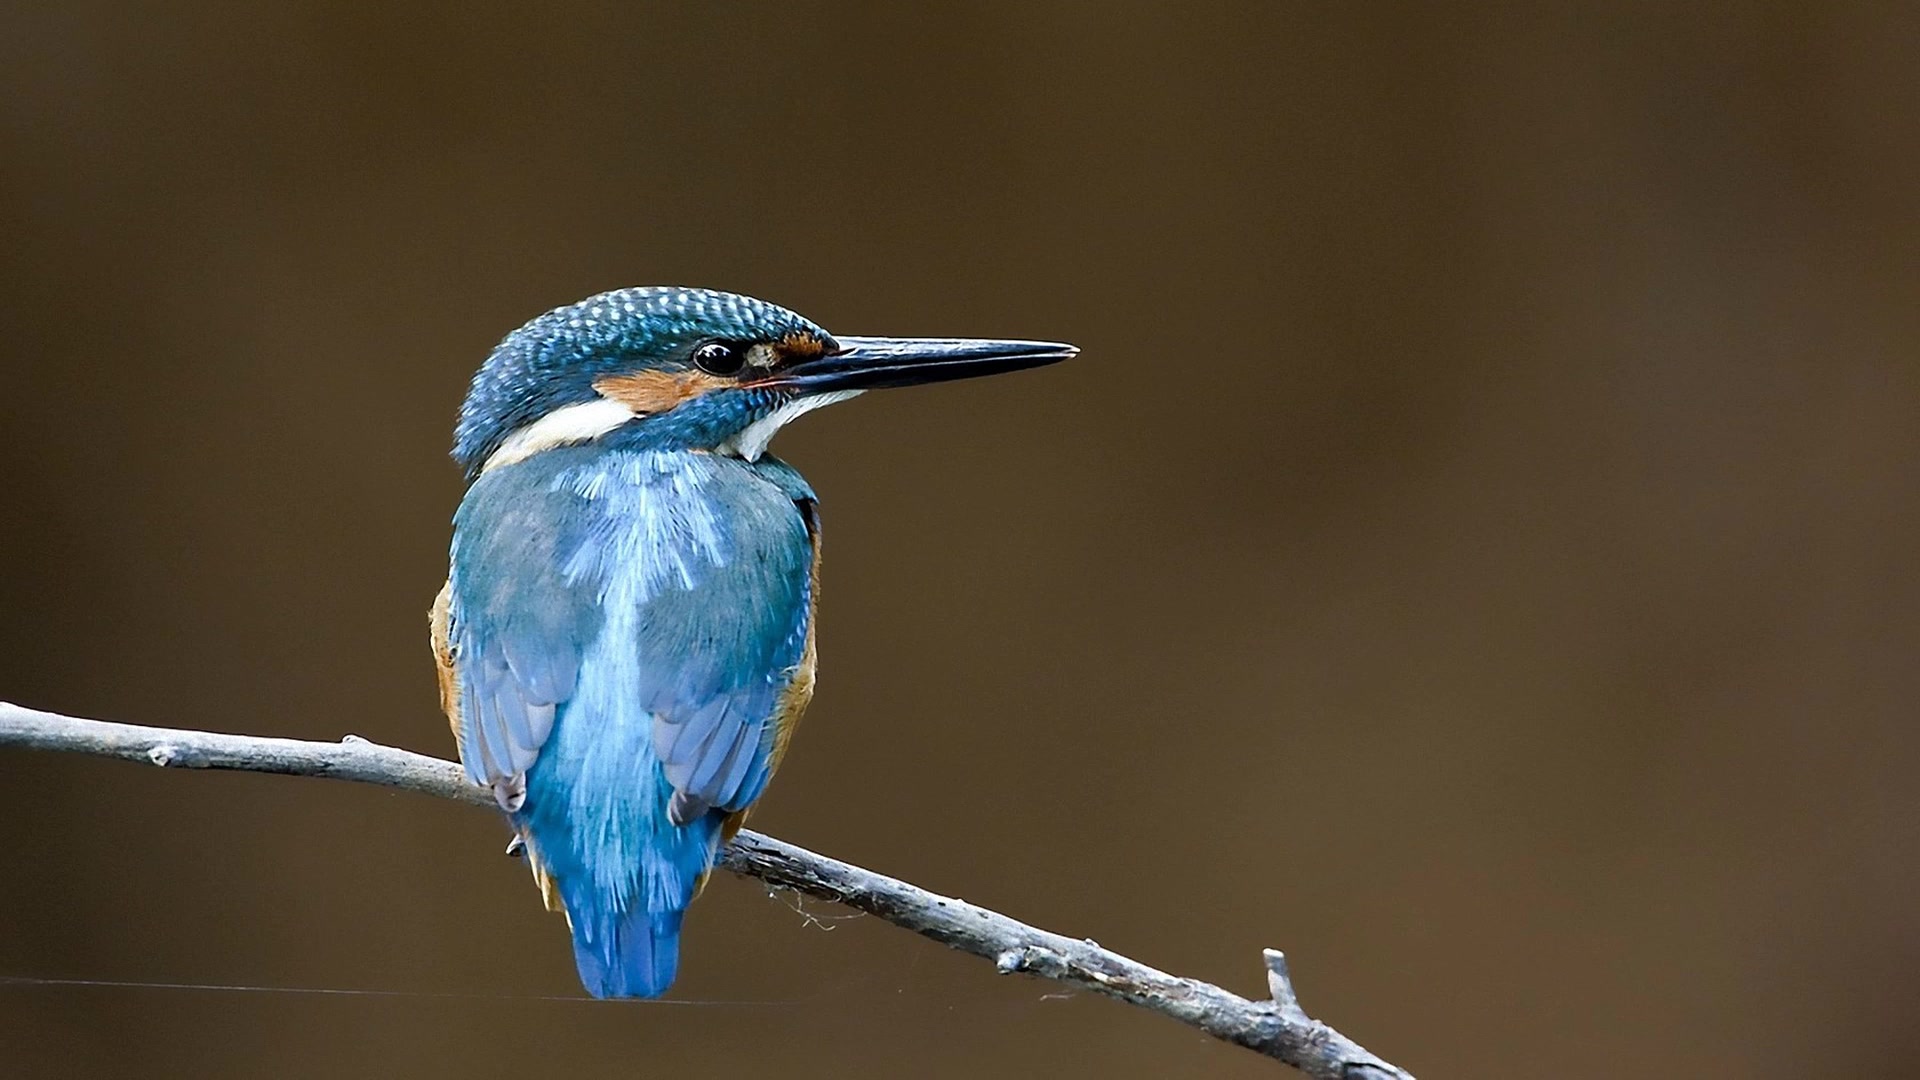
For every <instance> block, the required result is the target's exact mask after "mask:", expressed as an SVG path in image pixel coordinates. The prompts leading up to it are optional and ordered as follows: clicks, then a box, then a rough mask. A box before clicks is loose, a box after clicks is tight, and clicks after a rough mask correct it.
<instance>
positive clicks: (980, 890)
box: [0, 3, 1920, 1078]
mask: <svg viewBox="0 0 1920 1080" xmlns="http://www.w3.org/2000/svg"><path fill="white" fill-rule="evenodd" d="M1902 7H1903V6H1896V5H1889V7H1888V9H1887V10H1886V11H1885V12H1881V13H1877V14H1876V13H1871V12H1868V11H1866V10H1856V9H1850V8H1844V7H1835V6H1831V5H1824V4H1812V3H1807V4H1801V5H1782V6H1777V7H1762V8H1756V9H1753V10H1749V11H1747V12H1746V13H1744V14H1725V13H1723V14H1719V15H1714V16H1711V17H1709V16H1706V15H1702V14H1684V13H1680V12H1679V11H1677V10H1674V9H1668V8H1666V7H1664V6H1652V5H1650V6H1645V7H1639V8H1636V9H1634V10H1632V11H1629V12H1618V11H1615V12H1609V11H1606V10H1602V9H1601V8H1599V7H1596V8H1594V9H1592V10H1588V11H1584V12H1575V11H1570V10H1559V11H1555V12H1542V11H1534V10H1530V9H1528V8H1525V7H1518V6H1516V7H1514V8H1510V9H1505V10H1500V11H1494V10H1463V9H1459V8H1456V7H1453V6H1451V5H1449V6H1445V7H1441V6H1422V7H1404V8H1394V7H1386V6H1375V5H1353V6H1351V7H1344V6H1331V5H1279V4H1242V5H1220V6H1208V7H1204V8H1196V7H1190V6H1184V5H1172V4H1168V5H1164V6H1132V5H1119V4H1091V3H1090V4H1080V5H1071V6H1054V5H1034V4H1029V3H1002V4H994V5H969V6H964V7H953V8H944V9H930V8H922V7H920V6H918V5H914V6H911V7H896V6H892V5H859V6H854V5H847V6H819V7H814V6H804V5H791V6H789V5H780V6H775V5H766V6H759V7H727V8H724V9H721V10H715V11H694V10H691V9H689V8H680V7H651V6H648V7H639V6H634V7H631V8H624V9H619V10H609V9H594V8H580V9H577V10H571V11H562V10H557V9H546V8H545V7H544V6H541V7H540V9H539V10H536V6H534V5H525V6H522V7H521V8H519V9H518V10H516V11H514V12H512V13H507V12H506V10H505V9H500V10H496V11H494V12H493V13H491V14H485V15H482V14H476V13H474V12H473V11H472V10H470V9H469V8H468V6H466V5H445V6H440V7H427V6H422V5H374V4H368V5H346V4H335V5H287V6H283V7H281V9H280V10H279V11H278V13H277V14H264V15H263V14H259V13H251V12H247V11H246V10H245V9H243V8H239V7H235V8H219V7H215V6H213V5H203V6H199V7H195V8H193V9H191V10H186V9H180V10H175V11H171V12H164V13H163V12H161V11H159V10H158V9H150V10H145V11H138V10H125V9H122V8H121V7H120V6H118V5H101V6H98V7H90V6H88V5H75V4H63V5H57V6H56V5H13V6H10V7H9V8H8V9H7V10H6V11H5V12H4V13H3V14H0V214H4V219H3V220H4V228H5V244H4V251H3V252H0V333H3V334H4V351H3V352H0V455H4V456H3V457H0V461H4V462H5V464H4V465H3V466H0V500H3V502H0V505H3V506H4V514H3V515H0V611H3V612H4V615H5V618H4V627H3V629H0V697H4V698H7V699H11V700H15V701H19V702H22V703H25V704H30V705H38V706H43V707H48V708H54V709H60V710H63V711H68V712H72V713H77V714H80V715H88V716H96V717H103V718H110V719H124V720H131V721H142V722H149V723H158V724H180V725H191V726H202V727H208V728H218V729H227V730H244V731H252V732H259V733H271V734H282V735H289V736H301V737H311V738H325V739H333V738H338V737H339V736H340V735H341V734H343V733H345V732H357V733H359V734H362V735H365V736H367V737H369V738H373V739H377V740H381V741H386V742H392V743H398V744H400V745H403V746H408V747H413V748H417V749H422V750H427V751H433V752H439V753H446V752H449V751H450V745H449V739H448V737H447V734H446V731H445V728H444V727H443V725H442V723H441V720H440V718H439V716H438V715H437V714H436V712H435V706H434V689H433V678H432V675H431V671H430V665H429V661H428V657H427V651H426V645H425V631H426V626H425V617H424V613H425V610H426V607H427V603H428V600H429V599H430V598H431V596H432V595H433V592H434V590H435V589H436V588H437V587H438V585H439V583H440V580H441V576H442V573H443V569H444V565H445V551H446V541H447V522H448V516H449V514H450V512H451V511H452V509H453V506H454V504H455V503H456V501H457V500H458V498H459V493H460V483H459V478H458V476H457V474H456V471H455V469H454V467H453V466H452V464H451V463H450V462H449V461H448V460H447V458H446V448H447V444H448V440H449V428H450V425H451V422H452V417H453V412H454V409H455V407H456V405H457V403H458V401H459V399H460V396H461V394H462V393H463V391H464V388H465V381H466V379H467V377H468V375H469V374H470V373H471V371H472V369H473V368H474V367H475V366H476V365H477V364H478V363H479V361H480V360H481V358H482V357H484V356H485V354H486V352H487V349H488V348H489V347H490V346H491V345H492V344H493V342H494V341H496V340H497V339H498V338H499V337H500V336H501V335H502V334H504V333H505V332H507V331H508V330H510V329H512V328H513V327H514V326H516V325H518V324H519V323H520V322H521V321H523V320H525V319H526V318H528V317H530V316H532V315H534V314H537V313H539V312H540V311H542V310H545V309H546V308H549V307H552V306H555V305H558V304H562V303H566V302H569V301H572V300H575V299H577V298H579V297H582V296H585V295H587V294H589V293H592V292H596V291H599V290H601V289H605V288H610V287H614V286H620V285H632V284H649V283H681V284H700V285H710V286H718V287H724V288H729V289H735V290H740V291H745V292H751V293H754V294H757V295H761V296H765V297H767V298H770V299H773V300H776V301H779V302H782V303H785V304H788V305H791V306H793V307H795V308H797V309H799V310H800V311H802V312H805V313H807V314H809V315H811V316H813V317H814V318H816V319H818V320H820V321H821V322H823V323H825V324H826V325H827V326H828V327H829V328H831V329H835V330H839V331H841V332H847V333H922V334H1004V335H1017V336H1035V337H1053V338H1062V339H1066V340H1071V341H1074V342H1076V343H1078V344H1079V345H1081V346H1082V347H1083V349H1084V350H1085V352H1084V355H1083V356H1082V358H1081V359H1080V360H1078V361H1076V362H1075V363H1073V364H1070V365H1066V366H1063V367H1060V368H1054V369H1049V370H1047V371H1045V372H1040V373H1035V374H1031V375H1025V376H1020V377H1010V378H1006V379H997V380H987V381H983V382H980V383H970V384H966V385H956V386H951V387H945V388H938V389H929V390H924V391H919V392H902V393H898V394H888V395H874V396H872V397H869V398H867V399H865V400H863V401H861V402H858V403H857V404H854V405H851V406H847V407H843V408H840V409H835V410H832V411H830V412H827V413H824V414H821V415H819V416H816V417H810V418H808V419H807V420H806V421H804V422H802V423H801V424H799V425H797V428H796V430H794V431H792V432H790V433H789V434H787V435H786V436H785V437H784V438H783V439H782V440H781V443H780V447H779V448H780V450H781V453H782V454H783V456H785V457H786V458H788V459H789V460H791V461H793V462H795V463H796V464H797V465H799V466H800V467H801V468H802V469H803V470H804V471H805V472H806V474H807V475H808V477H809V478H811V479H812V481H813V482H814V484H815V486H816V487H817V488H818V489H819V490H820V491H821V493H822V495H823V497H824V499H825V507H826V509H825V513H826V520H827V523H828V561H827V569H826V574H827V592H828V596H827V600H826V602H825V608H824V621H823V624H822V625H823V631H822V652H823V684H822V691H821V694H820V696H819V698H818V699H817V701H816V704H815V706H814V710H813V713H812V715H811V716H810V718H809V720H808V722H807V724H806V726H805V729H804V734H803V736H802V738H801V739H800V740H799V741H798V743H797V744H796V745H797V751H796V753H795V754H794V755H793V756H792V757H791V758H790V759H789V763H788V765H787V767H786V769H785V770H784V771H783V772H782V774H781V777H780V779H779V781H778V782H777V783H776V784H775V785H774V787H773V790H772V793H771V796H770V797H769V799H768V800H767V801H766V802H765V803H764V804H763V806H762V810H761V812H760V813H759V815H758V816H757V817H756V819H755V824H756V825H757V826H759V827H761V828H763V829H765V830H767V831H769V832H772V833H774V834H776V835H779V836H782V837H785V838H788V839H791V840H795V841H798V842H801V843H804V844H807V845H810V846H812V847H815V848H817V849H819V850H821V851H825V852H829V853H832V854H835V855H838V856H842V857H845V858H850V859H854V860H856V861H859V862H862V863H865V864H868V865H870V866H873V867H875V868H877V869H882V870H885V871H888V872H890V873H895V874H898V875H901V876H904V877H906V878H908V879H910V880H913V881H915V882H918V883H921V884H923V885H926V886H928V887H931V888H936V889H940V890H943V891H946V892H949V893H955V894H958V895H961V896H965V897H967V898H969V899H972V900H976V901H979V902H982V903H986V904H989V905H992V906H994V907H998V908H1000V909H1003V910H1005V911H1007V912H1009V913H1012V914H1014V915H1017V916H1020V917H1022V918H1026V919H1029V920H1032V921H1034V922H1037V923H1039V924H1041V925H1043V926H1047V927H1050V928H1054V929H1058V930H1061V931H1065V932H1069V933H1073V934H1078V935H1088V936H1092V937H1095V938H1098V939H1099V940H1100V941H1102V942H1103V943H1106V944H1109V945H1112V946H1114V947H1117V948H1120V949H1122V950H1124V951H1127V952H1129V953H1132V954H1133V955H1136V956H1138V957H1140V958H1142V959H1144V960H1147V961H1149V962H1152V963H1155V964H1158V965H1161V966H1164V967H1166V968H1168V969H1170V970H1173V971H1176V972H1180V973H1183V974H1191V975H1195V976H1200V977H1204V978H1208V979H1212V980H1215V981H1219V982H1221V983H1223V984H1225V985H1228V986H1231V987H1234V988H1236V989H1239V990H1241V991H1243V992H1248V993H1254V992H1258V991H1259V989H1260V987H1261V975H1260V969H1259V953H1258V950H1259V948H1260V947H1261V946H1268V945H1272V946H1280V947H1284V948H1285V949H1287V950H1288V952H1289V953H1290V954H1291V956H1292V957H1293V960H1294V964H1295V971H1296V974H1297V976H1298V978H1299V981H1300V987H1301V992H1302V994H1303V996H1304V998H1305V1001H1306V1004H1307V1006H1308V1008H1309V1009H1311V1010H1313V1011H1314V1012H1315V1013H1316V1014H1318V1015H1321V1016H1323V1017H1325V1018H1326V1019H1328V1020H1330V1021H1332V1022H1333V1023H1335V1024H1337V1025H1339V1026H1340V1027H1342V1028H1343V1029H1345V1030H1347V1031H1348V1032H1350V1033H1351V1034H1353V1035H1354V1036H1356V1037H1357V1038H1359V1039H1360V1040H1361V1041H1362V1042H1364V1043H1366V1044H1368V1045H1369V1046H1370V1047H1372V1048H1374V1049H1376V1050H1378V1051H1379V1052H1381V1053H1382V1054H1384V1055H1386V1056H1387V1057H1389V1058H1391V1059H1394V1060H1396V1061H1399V1062H1401V1063H1403V1064H1405V1065H1407V1066H1409V1067H1411V1068H1413V1069H1414V1070H1415V1071H1416V1072H1419V1073H1421V1074H1422V1075H1424V1076H1429V1077H1465V1076H1487V1077H1493V1076H1514V1077H1520V1076H1528V1077H1532V1076H1548V1075H1550V1076H1560V1077H1618V1076H1649V1075H1690V1076H1729V1077H1744V1076H1759V1077H1797V1076H1833V1075H1859V1076H1902V1075H1914V1074H1915V1073H1916V1071H1920V1070H1917V1069H1916V1066H1915V1064H1914V1059H1915V1055H1916V1053H1920V1037H1917V1036H1916V1034H1915V1029H1914V1026H1913V1022H1912V1019H1911V1014H1912V1012H1913V1008H1914V1006H1915V1003H1916V1001H1917V1000H1920V969H1916V962H1917V961H1920V905H1917V904H1916V902H1915V891H1916V886H1920V783H1917V782H1916V779H1915V766H1916V764H1920V729H1917V728H1916V725H1915V724H1914V703H1915V701H1916V698H1920V678H1917V677H1916V668H1915V663H1914V657H1915V650H1916V647H1920V589H1917V588H1916V575H1915V573H1914V569H1913V558H1914V554H1915V551H1916V545H1917V544H1920V502H1917V501H1916V491H1915V484H1914V481H1913V476H1914V470H1915V462H1916V456H1917V455H1920V421H1917V420H1916V416H1915V412H1916V404H1917V403H1920V400H1917V399H1920V364H1917V363H1916V359H1915V357H1916V348H1917V347H1920V305H1916V285H1917V284H1920V275H1916V241H1920V196H1917V195H1916V193H1917V192H1920V138H1916V136H1917V135H1920V123H1916V121H1920V77H1916V70H1917V68H1916V63H1915V59H1914V58H1915V56H1916V47H1917V46H1920V33H1917V31H1920V19H1917V17H1916V16H1915V14H1914V11H1913V9H1912V8H1911V6H1904V10H1902ZM396 8H397V9H398V10H396ZM0 762H3V763H4V764H3V767H4V769H5V777H6V782H5V784H4V789H3V790H0V818H4V820H5V821H6V823H7V824H6V828H7V841H6V843H7V848H8V867H9V872H8V873H7V874H6V875H5V877H4V880H0V928H4V932H3V933H0V975H25V976H39V977H60V978H81V979H100V980H120V981H139V982H160V983H211V984H248V985H269V986H287V987H308V988H319V987H334V988H366V989H377V990H386V991H401V992H405V993H404V996H395V997H351V996H321V995H313V994H272V993H230V992H214V991H204V990H182V989H128V988H118V989H116V988H106V987H93V988H76V987H49V986H11V987H0V1054H4V1056H5V1059H6V1060H7V1061H8V1062H9V1066H8V1070H7V1071H8V1074H9V1075H24V1076H31V1077H41V1076H130V1075H139V1076H162V1075H194V1076H206V1077H253V1076H268V1075H273V1076H292V1077H306V1076H313V1077H329V1078H333V1077H339V1076H343V1075H346V1076H387V1075H391V1076H421V1077H436V1076H502V1077H505V1076H529V1075H547V1076H559V1077H598V1076H632V1075H675V1076H731V1075H749V1074H751V1075H773V1074H775V1073H778V1074H780V1075H787V1076H798V1077H810V1076H829V1075H831V1076H844V1075H853V1076H886V1075H900V1074H914V1075H927V1076H942V1077H969V1076H978V1075H1013V1076H1020V1075H1045V1074H1059V1075H1068V1076H1096V1075H1118V1076H1141V1077H1146V1076H1199V1075H1208V1076H1223V1077H1242V1076H1244V1077H1256V1076H1273V1075H1276V1074H1278V1073H1279V1072H1280V1071H1281V1070H1280V1069H1279V1067H1278V1066H1275V1065H1273V1064H1272V1063H1267V1062H1262V1061H1261V1060H1260V1059H1258V1058H1255V1057H1253V1056H1251V1055H1249V1054H1246V1053H1245V1052H1243V1051H1239V1050H1235V1049H1232V1048H1230V1047H1227V1046H1224V1045H1222V1044H1218V1043H1214V1042H1211V1041H1209V1040H1208V1039H1206V1038H1204V1037H1203V1036H1200V1035H1198V1034H1196V1033H1194V1032H1192V1031H1190V1030H1187V1029H1185V1028H1181V1027H1179V1026H1177V1025H1175V1024H1172V1023H1170V1022H1167V1021H1164V1020H1161V1019H1158V1018H1155V1017H1152V1016H1149V1015H1146V1014H1143V1013H1139V1012H1136V1011H1133V1010H1130V1009H1127V1008H1125V1007H1122V1006H1120V1005H1117V1004H1114V1003H1111V1002H1106V1001H1102V1000H1097V999H1088V998H1083V997H1076V998H1073V999H1070V1000H1055V999H1052V998H1050V997H1048V994H1049V991H1051V990H1052V989H1053V987H1051V986H1050V985H1047V984H1042V983H1037V982H1032V981H1027V980H1019V979H1002V978H996V977H995V976H994V975H993V974H992V973H991V971H990V969H989V968H988V966H987V965H985V964H982V963H980V962H978V961H975V960H972V959H969V958H965V957H961V956H958V955H956V954H951V953H949V952H947V951H946V950H943V949H941V948H939V947H938V946H936V945H933V944H930V943H928V942H924V941H922V940H919V939H917V938H913V937H911V936H909V935H907V934H905V933H903V932H901V931H898V930H896V929H894V928H892V927H889V926H886V925H884V924H881V923H879V922H877V921H874V920H871V919H840V918H839V916H841V915H843V914H844V913H842V912H838V911H835V910H833V909H831V908H827V907H824V906H821V905H817V904H812V903H809V904H807V905H805V911H806V915H814V916H817V917H818V918H819V919H820V920H822V922H820V923H816V922H814V921H813V920H811V919H809V918H807V917H805V916H803V914H800V913H796V911H794V910H793V908H792V906H791V905H792V901H791V898H785V897H782V898H777V899H770V898H769V897H768V896H767V895H766V893H765V890H764V889H762V888H759V887H757V886H756V885H754V884H752V883H748V882H742V881H739V880H735V879H727V880H722V881H719V882H718V883H716V885H715V886H714V887H713V888H712V889H711V890H709V892H708V895H707V896H706V898H705V899H704V900H703V901H702V902H701V904H700V905H699V907H698V908H697V909H696V912H695V915H694V917H693V919H692V920H691V922H690V931H689V938H688V942H687V945H686V964H685V966H684V969H683V971H684V974H683V977H682V979H681V981H680V983H679V985H678V987H677V988H676V990H675V997H676V998H679V999H685V1000H689V1001H698V1002H709V1003H718V1004H704V1005H625V1006H622V1005H596V1004H591V1003H585V1002H577V1001H550V1000H530V999H531V998H534V997H536V996H540V995H559V996H574V995H577V994H578V993H579V991H578V988H577V985H576V983H575V981H574V975H573V971H572V965H571V960H570V957H569V953H568V949H567V946H566V942H565V939H564V931H563V928H562V925H561V923H560V922H559V921H558V920H557V919H554V918H552V917H549V916H547V915H545V914H543V913H542V912H541V911H540V910H539V905H538V903H537V902H536V899H535V895H534V892H533V890H532V888H531V887H530V886H529V885H528V883H527V881H526V879H525V873H524V870H523V869H522V867H521V866H520V865H519V864H518V863H516V862H512V861H510V860H508V859H505V858H502V857H501V855H500V848H501V845H502V843H503V841H504V839H505V833H504V830H503V829H502V827H501V826H500V824H499V823H498V822H497V821H493V820H490V819H488V817H487V816H486V815H484V814H477V813H474V812H472V811H470V810H465V809H462V808H458V807H455V806H451V805H443V804H437V803H434V802H431V801H429V800H425V799H421V798H418V797H412V796H404V795H397V794H389V793H385V792H382V791H378V790H374V789H369V788H361V787H356V786H348V785H341V784H326V783H319V782H313V781H301V780H291V779H284V778H272V777H253V776H234V775H204V774H201V775H172V774H166V773H162V772H160V771H158V770H142V769H136V768H132V767H130V766H125V765H119V764H113V763H107V762H101V761H89V760H81V759H71V760H68V759H53V758H48V757H38V756H28V755H24V754H7V755H5V756H4V758H0Z"/></svg>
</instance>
